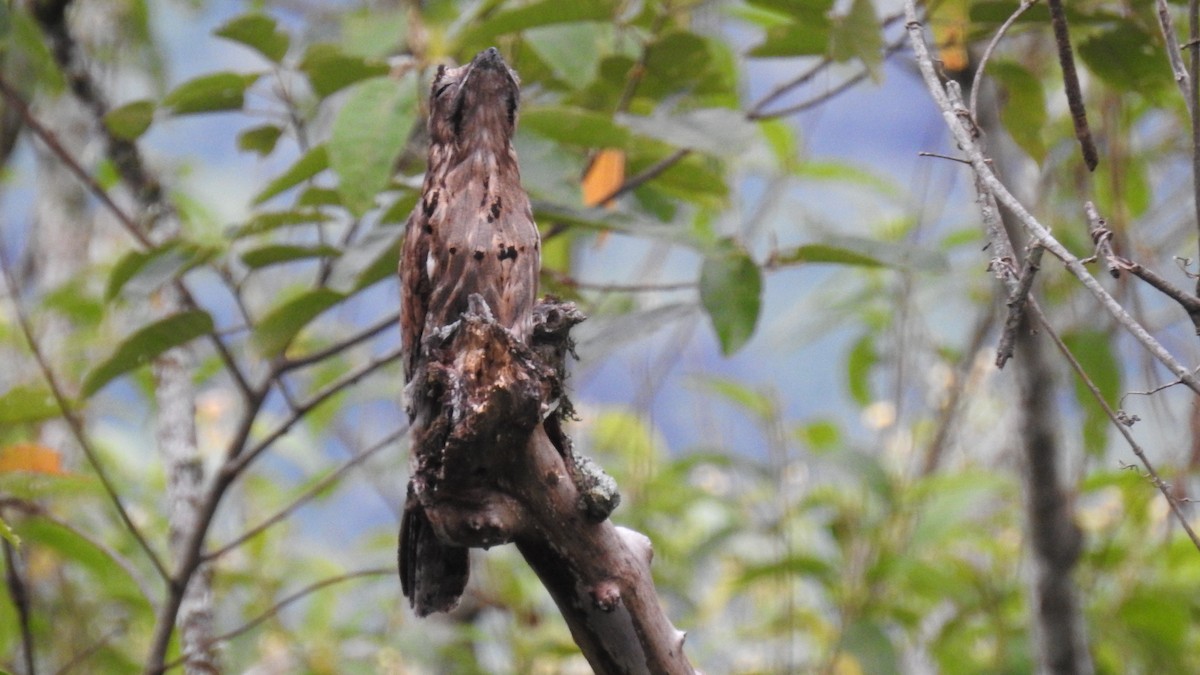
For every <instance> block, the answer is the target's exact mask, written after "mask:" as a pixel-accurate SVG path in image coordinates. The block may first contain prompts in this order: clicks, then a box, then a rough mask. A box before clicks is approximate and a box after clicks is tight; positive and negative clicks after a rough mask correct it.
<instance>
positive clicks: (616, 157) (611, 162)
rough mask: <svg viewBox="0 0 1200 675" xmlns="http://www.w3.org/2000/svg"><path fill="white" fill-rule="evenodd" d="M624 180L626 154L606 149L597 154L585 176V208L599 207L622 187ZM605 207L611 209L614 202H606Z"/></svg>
mask: <svg viewBox="0 0 1200 675" xmlns="http://www.w3.org/2000/svg"><path fill="white" fill-rule="evenodd" d="M624 180H625V153H624V152H622V151H620V150H614V149H612V148H606V149H604V150H601V151H600V152H598V153H596V156H595V157H594V158H592V163H591V165H590V166H588V168H587V171H586V172H585V173H584V175H583V204H584V206H599V205H600V203H601V200H604V198H605V197H607V196H609V195H611V194H612V193H613V192H615V191H616V190H617V188H619V187H621V183H622V182H623V181H624ZM604 206H605V207H607V208H610V209H611V208H612V207H613V201H612V200H611V199H608V200H604Z"/></svg>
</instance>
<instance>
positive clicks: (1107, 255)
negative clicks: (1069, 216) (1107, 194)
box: [1083, 201, 1121, 279]
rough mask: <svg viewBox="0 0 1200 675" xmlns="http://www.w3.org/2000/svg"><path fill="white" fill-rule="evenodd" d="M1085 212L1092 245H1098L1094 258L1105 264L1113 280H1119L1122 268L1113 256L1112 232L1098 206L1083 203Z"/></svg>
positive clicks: (1087, 202)
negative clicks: (1097, 208) (1101, 215)
mask: <svg viewBox="0 0 1200 675" xmlns="http://www.w3.org/2000/svg"><path fill="white" fill-rule="evenodd" d="M1083 212H1084V214H1086V215H1087V228H1088V234H1090V235H1091V236H1092V243H1093V244H1095V245H1096V252H1095V254H1094V257H1096V258H1099V259H1100V260H1101V261H1102V262H1103V263H1104V267H1105V268H1107V269H1108V274H1109V275H1110V276H1111V277H1112V278H1114V279H1119V278H1120V277H1121V266H1120V265H1119V264H1118V263H1117V261H1116V255H1114V254H1113V250H1112V238H1113V233H1112V230H1110V229H1108V223H1107V222H1105V220H1104V219H1103V218H1101V217H1100V212H1099V211H1097V210H1096V205H1095V204H1093V203H1092V202H1090V201H1086V202H1084V203H1083ZM1083 262H1087V261H1083Z"/></svg>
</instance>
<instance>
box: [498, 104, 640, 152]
mask: <svg viewBox="0 0 1200 675" xmlns="http://www.w3.org/2000/svg"><path fill="white" fill-rule="evenodd" d="M521 128H522V129H524V130H527V131H532V132H534V133H535V134H537V135H539V136H542V137H545V138H548V139H550V140H552V141H558V142H559V143H565V144H567V145H574V146H579V147H584V148H625V147H628V146H629V145H630V142H631V138H632V136H631V134H630V133H629V131H628V130H627V129H625V128H623V127H621V126H619V125H618V124H616V123H615V122H613V120H612V118H611V117H609V116H608V115H603V114H601V113H597V112H592V111H591V110H585V109H583V108H571V107H566V106H555V107H539V108H531V109H529V110H525V111H522V112H521Z"/></svg>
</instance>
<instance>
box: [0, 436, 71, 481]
mask: <svg viewBox="0 0 1200 675" xmlns="http://www.w3.org/2000/svg"><path fill="white" fill-rule="evenodd" d="M14 471H26V472H29V473H44V474H49V475H52V476H61V475H63V474H64V473H66V472H65V471H63V468H62V455H61V454H59V452H58V451H57V450H55V449H53V448H47V447H46V446H44V445H38V444H37V443H16V444H14V445H10V446H8V447H6V448H0V473H11V472H14Z"/></svg>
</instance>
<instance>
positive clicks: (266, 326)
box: [252, 288, 346, 358]
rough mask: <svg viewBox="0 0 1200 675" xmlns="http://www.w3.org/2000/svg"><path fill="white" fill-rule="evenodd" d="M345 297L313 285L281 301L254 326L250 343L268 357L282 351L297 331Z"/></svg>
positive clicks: (342, 294)
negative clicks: (252, 342)
mask: <svg viewBox="0 0 1200 675" xmlns="http://www.w3.org/2000/svg"><path fill="white" fill-rule="evenodd" d="M345 297H346V294H344V293H339V292H337V291H334V290H330V289H328V288H316V289H313V290H309V291H305V292H304V293H302V294H300V295H299V296H297V297H295V298H292V299H291V300H288V301H287V302H284V303H283V304H281V305H279V306H278V307H275V308H274V309H272V310H271V311H270V312H268V313H267V315H266V316H265V317H263V319H262V321H260V322H259V323H258V325H257V326H255V327H254V335H253V338H252V339H253V341H254V346H255V347H256V348H257V349H258V351H259V353H261V354H262V355H263V356H265V357H268V358H271V357H275V356H278V355H280V354H282V353H283V350H284V349H287V346H288V345H289V344H291V342H292V340H293V339H295V337H296V334H297V333H299V332H300V331H301V330H302V329H303V328H304V327H305V326H307V325H308V324H309V323H310V322H311V321H312V320H313V319H315V318H317V317H318V316H319V315H320V314H321V313H322V312H324V311H325V310H327V309H329V308H330V307H333V306H334V305H336V304H337V303H339V302H341V301H342V300H343V299H345Z"/></svg>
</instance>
